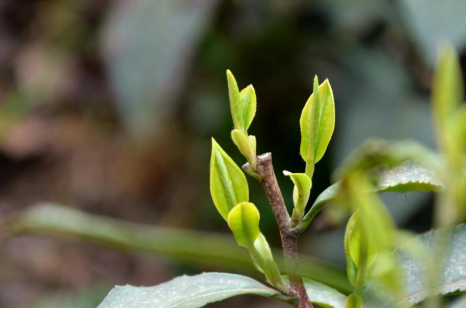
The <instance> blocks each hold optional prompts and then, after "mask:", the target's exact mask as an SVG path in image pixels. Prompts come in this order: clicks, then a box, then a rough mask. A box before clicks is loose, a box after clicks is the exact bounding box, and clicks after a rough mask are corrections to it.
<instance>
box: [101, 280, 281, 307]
mask: <svg viewBox="0 0 467 309" xmlns="http://www.w3.org/2000/svg"><path fill="white" fill-rule="evenodd" d="M245 294H250V295H259V296H264V297H276V296H278V294H279V293H278V292H277V291H276V290H273V289H271V288H269V287H267V286H265V285H263V284H261V283H259V282H258V281H256V280H253V279H251V278H248V277H245V276H240V275H234V274H226V273H203V274H200V275H196V276H192V277H190V276H182V277H178V278H175V279H173V280H171V281H169V282H166V283H163V284H160V285H157V286H154V287H134V286H129V285H127V286H116V287H115V288H114V289H113V290H112V291H110V293H109V295H107V297H106V298H105V299H104V301H103V302H102V303H101V304H100V305H99V307H100V308H199V307H203V306H204V305H206V304H209V303H214V302H218V301H221V300H224V299H227V298H230V297H234V296H238V295H245Z"/></svg>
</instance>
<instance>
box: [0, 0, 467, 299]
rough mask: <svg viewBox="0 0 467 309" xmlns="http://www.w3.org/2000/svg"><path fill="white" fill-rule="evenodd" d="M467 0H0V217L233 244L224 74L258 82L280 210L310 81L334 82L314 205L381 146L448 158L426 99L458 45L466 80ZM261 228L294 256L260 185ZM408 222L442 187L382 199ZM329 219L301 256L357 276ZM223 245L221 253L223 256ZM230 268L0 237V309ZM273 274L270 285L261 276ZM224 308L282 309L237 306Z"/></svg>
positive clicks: (307, 237)
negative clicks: (68, 221) (220, 183)
mask: <svg viewBox="0 0 467 309" xmlns="http://www.w3.org/2000/svg"><path fill="white" fill-rule="evenodd" d="M465 12H466V2H465V1H463V0H445V1H437V0H423V1H422V0H397V1H389V0H387V1H386V0H378V1H375V0H357V1H347V0H326V1H324V0H321V1H298V0H294V1H279V0H276V1H267V2H266V1H260V0H253V1H241V0H217V1H216V0H177V1H172V0H157V1H151V0H131V1H130V0H128V1H125V0H121V1H110V0H101V1H93V0H80V1H66V0H63V1H61V0H51V1H32V0H2V1H0V184H1V185H0V218H2V217H5V216H8V215H11V214H14V213H17V212H21V211H24V210H25V209H27V208H29V207H31V206H34V205H36V204H38V203H41V202H54V203H58V204H62V205H66V206H68V207H70V208H75V209H79V210H82V211H86V212H88V213H92V214H97V215H103V216H108V217H112V218H117V219H123V220H127V221H130V222H136V223H144V224H150V225H155V226H165V227H173V228H180V229H192V230H201V231H207V232H217V233H225V234H228V233H230V231H229V229H228V227H227V225H226V224H225V222H224V221H223V220H222V218H221V216H220V215H219V214H218V213H217V211H216V210H215V207H214V205H213V203H212V201H211V197H210V193H209V158H210V149H211V148H210V147H211V137H214V138H215V139H216V140H217V141H218V142H219V144H220V145H221V146H222V147H223V148H224V149H225V150H226V152H227V153H229V154H230V155H231V156H232V158H233V159H234V160H235V161H236V162H237V163H238V164H239V165H241V164H243V163H244V161H245V160H244V159H243V157H242V156H241V155H240V153H239V152H238V150H237V149H236V147H235V145H234V144H233V143H232V142H231V140H230V130H231V129H232V127H233V125H232V120H231V116H230V110H229V101H228V93H227V82H226V77H225V71H226V69H230V70H232V72H233V73H234V74H235V76H236V78H237V82H238V83H239V87H240V88H243V87H246V86H247V85H249V84H253V85H254V87H255V90H256V94H257V98H258V111H257V116H256V118H255V120H254V122H253V124H252V126H251V128H250V134H253V135H255V136H256V137H257V141H258V153H263V152H272V153H273V158H274V164H275V169H276V174H277V176H278V181H279V184H280V185H281V188H282V189H283V193H284V198H285V200H286V203H288V205H289V206H291V205H292V188H293V186H292V182H291V181H290V180H288V179H287V178H285V177H282V173H281V171H282V170H285V169H286V170H290V171H294V172H300V171H302V170H303V171H304V168H305V164H304V162H303V161H302V159H301V157H300V155H299V147H300V128H299V117H300V113H301V111H302V108H303V106H304V104H305V102H306V100H307V99H308V97H309V95H310V94H311V93H312V89H313V83H312V81H313V77H314V75H315V74H317V75H318V77H319V79H320V81H322V80H324V79H325V78H329V80H330V82H331V84H332V87H333V91H334V96H335V103H336V130H335V133H334V136H333V138H332V140H331V143H330V146H329V149H328V152H327V153H326V155H325V156H324V158H323V159H322V160H321V161H320V163H319V164H318V165H317V167H316V171H315V176H314V180H313V190H312V193H311V194H312V196H311V197H310V200H314V198H315V197H316V196H317V195H318V194H319V193H320V192H321V191H322V190H324V189H325V188H326V187H327V186H329V185H330V178H331V175H332V172H333V171H334V169H335V168H336V167H338V166H339V164H340V163H341V162H342V161H343V159H344V158H345V157H346V156H347V155H348V154H349V153H350V152H351V150H352V149H353V148H355V147H356V146H358V145H359V144H360V143H361V142H362V141H364V140H365V139H367V138H369V137H373V136H378V137H382V138H387V139H415V140H417V141H419V142H421V143H423V144H424V145H425V146H427V147H429V148H432V149H436V143H435V141H434V136H433V130H432V122H431V114H430V101H429V97H430V88H431V79H432V73H433V68H434V64H435V61H436V56H437V49H438V46H439V44H440V43H443V42H450V43H451V44H453V45H454V46H455V47H456V49H457V51H458V53H459V55H460V58H459V63H460V65H461V66H462V70H463V73H464V77H465V49H466V48H465V47H466V42H465V38H466V33H465V25H466V15H465ZM248 181H249V184H250V200H251V201H252V202H254V203H255V204H256V205H257V206H258V208H259V209H260V211H261V229H262V231H263V233H264V234H265V236H266V237H267V238H268V240H269V243H270V244H271V245H272V246H274V247H279V246H280V239H279V233H278V229H277V225H276V223H275V220H274V216H273V214H272V212H271V210H270V207H269V205H268V203H267V199H266V196H265V194H264V192H263V191H262V188H261V186H260V185H259V184H258V183H256V182H255V181H253V179H251V178H250V179H249V180H248ZM381 196H382V198H383V200H384V201H385V202H386V204H387V205H388V207H389V209H390V211H391V213H392V214H393V216H394V218H395V220H396V222H397V224H398V226H399V227H400V228H404V229H409V230H411V231H414V232H424V231H426V230H429V229H430V228H431V226H432V210H433V207H432V206H433V205H432V204H433V196H432V195H431V194H429V193H410V194H409V193H407V194H397V193H386V194H383V195H381ZM333 218H334V217H333V214H332V213H323V214H322V215H320V216H319V217H318V218H317V219H316V220H315V221H314V223H313V224H312V225H311V227H310V228H309V230H308V231H307V232H306V233H305V234H303V235H302V237H301V239H300V251H301V252H303V253H306V254H307V255H310V256H313V257H315V258H317V259H319V260H322V261H324V262H325V263H327V264H330V265H334V266H336V267H338V268H341V269H345V255H344V246H343V230H344V227H343V226H341V225H338V226H337V224H336V223H335V222H334V221H335V220H334V219H333ZM213 250H215V248H213ZM202 271H223V269H219V268H216V267H209V265H208V266H207V267H205V268H202V269H201V268H199V267H196V266H193V265H190V264H189V263H183V264H181V263H178V262H175V261H172V260H171V259H170V258H162V257H157V256H147V255H144V254H138V253H133V252H125V253H122V252H117V251H113V250H110V249H105V248H101V247H99V246H96V245H90V244H86V243H83V242H74V241H70V240H67V239H59V238H52V237H39V236H22V237H17V238H12V239H8V240H5V241H3V242H1V243H0V306H2V307H19V306H32V307H35V306H52V307H53V306H60V307H62V306H63V307H76V306H79V307H95V306H97V305H98V304H99V302H100V301H101V300H102V299H103V298H104V296H105V295H106V294H107V293H108V291H109V290H110V289H111V288H112V287H113V286H114V285H124V284H132V285H145V286H149V285H156V284H159V283H161V282H164V281H167V280H170V279H171V278H173V277H175V276H179V275H181V274H197V273H200V272H202ZM258 277H259V278H260V276H258ZM216 305H221V306H233V307H236V306H274V305H276V306H278V305H282V304H281V303H274V302H271V301H269V300H267V299H260V298H252V297H239V298H234V299H231V300H227V301H225V302H222V303H220V304H216Z"/></svg>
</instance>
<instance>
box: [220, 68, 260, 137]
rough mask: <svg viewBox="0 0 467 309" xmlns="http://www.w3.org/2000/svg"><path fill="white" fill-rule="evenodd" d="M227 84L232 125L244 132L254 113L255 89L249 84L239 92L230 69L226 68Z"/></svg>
mask: <svg viewBox="0 0 467 309" xmlns="http://www.w3.org/2000/svg"><path fill="white" fill-rule="evenodd" d="M227 84H228V86H229V99H230V112H231V114H232V120H233V123H234V127H235V129H237V130H240V131H242V132H243V133H245V134H246V133H247V130H248V128H249V127H250V125H251V122H252V121H253V118H254V116H255V113H256V93H255V89H254V88H253V86H252V85H250V86H248V87H246V88H245V89H243V90H242V91H241V92H240V91H239V89H238V85H237V81H236V80H235V77H234V76H233V74H232V72H230V70H227Z"/></svg>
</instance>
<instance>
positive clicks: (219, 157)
mask: <svg viewBox="0 0 467 309" xmlns="http://www.w3.org/2000/svg"><path fill="white" fill-rule="evenodd" d="M210 189H211V196H212V199H213V201H214V205H216V208H217V210H218V211H219V213H220V214H221V215H222V217H223V218H224V219H225V220H226V221H227V217H228V215H229V212H230V210H231V209H232V208H234V207H235V206H236V205H237V204H238V203H241V202H248V183H247V182H246V178H245V175H244V174H243V172H242V170H241V169H240V168H239V167H238V166H237V164H235V162H234V161H233V160H232V159H231V158H230V157H229V155H228V154H227V153H225V151H224V150H223V149H222V148H221V146H219V144H217V143H216V141H215V140H214V139H212V152H211V166H210Z"/></svg>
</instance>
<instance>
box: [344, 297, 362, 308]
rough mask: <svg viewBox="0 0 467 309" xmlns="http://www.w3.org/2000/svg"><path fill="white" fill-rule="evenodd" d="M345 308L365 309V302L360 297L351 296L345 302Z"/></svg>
mask: <svg viewBox="0 0 467 309" xmlns="http://www.w3.org/2000/svg"><path fill="white" fill-rule="evenodd" d="M345 308H363V301H362V298H361V297H360V295H358V294H350V295H349V297H348V298H347V301H346V302H345Z"/></svg>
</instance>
